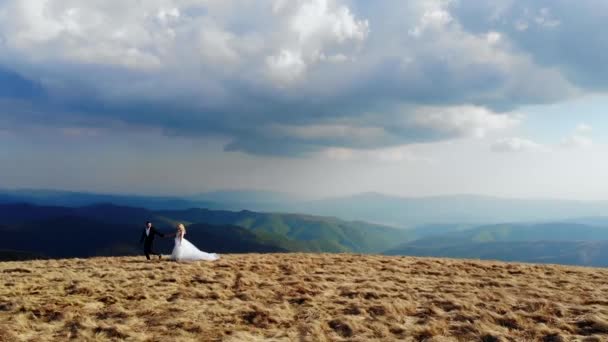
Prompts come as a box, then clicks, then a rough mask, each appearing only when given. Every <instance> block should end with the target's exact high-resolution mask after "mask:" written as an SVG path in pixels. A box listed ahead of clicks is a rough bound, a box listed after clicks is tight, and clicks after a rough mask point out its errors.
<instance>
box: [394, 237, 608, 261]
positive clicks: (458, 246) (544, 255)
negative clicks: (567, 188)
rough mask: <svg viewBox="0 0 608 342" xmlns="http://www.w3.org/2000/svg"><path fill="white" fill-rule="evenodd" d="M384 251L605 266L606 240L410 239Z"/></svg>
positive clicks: (413, 254) (607, 253)
mask: <svg viewBox="0 0 608 342" xmlns="http://www.w3.org/2000/svg"><path fill="white" fill-rule="evenodd" d="M385 254H386V255H407V256H421V257H423V256H433V257H445V258H465V259H484V260H501V261H517V262H532V263H550V264H562V265H580V266H594V267H608V241H511V242H485V243H475V242H472V243H454V244H448V245H432V244H423V243H419V242H413V243H410V244H405V245H403V246H400V247H398V248H395V249H392V250H389V251H387V252H386V253H385Z"/></svg>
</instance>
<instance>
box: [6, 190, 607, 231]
mask: <svg viewBox="0 0 608 342" xmlns="http://www.w3.org/2000/svg"><path fill="white" fill-rule="evenodd" d="M16 202H25V203H32V204H37V205H58V206H68V207H75V206H88V205H93V204H98V203H113V204H115V205H122V206H130V207H140V208H146V209H149V210H182V209H189V208H207V209H217V210H232V211H239V210H253V211H262V212H287V213H299V214H309V215H317V216H334V217H340V218H342V219H345V220H359V221H366V222H375V223H379V224H384V225H390V226H395V227H399V228H414V227H416V226H420V225H425V224H467V225H483V224H492V223H501V222H543V221H564V220H568V219H571V218H573V217H574V218H578V217H601V216H606V215H608V201H574V200H544V199H511V198H497V197H489V196H478V195H453V196H434V197H398V196H390V195H385V194H378V193H363V194H355V195H352V196H342V197H334V198H326V199H307V198H301V197H298V196H294V195H290V194H284V193H277V192H269V191H246V190H243V191H241V190H229V191H214V192H208V193H202V194H198V195H188V196H173V197H172V196H138V195H113V194H95V193H82V192H66V191H49V190H0V204H1V203H16Z"/></svg>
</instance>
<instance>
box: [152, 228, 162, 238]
mask: <svg viewBox="0 0 608 342" xmlns="http://www.w3.org/2000/svg"><path fill="white" fill-rule="evenodd" d="M153 232H154V234H156V235H159V236H160V237H163V238H164V237H165V234H163V233H159V232H158V230H156V228H154V230H153Z"/></svg>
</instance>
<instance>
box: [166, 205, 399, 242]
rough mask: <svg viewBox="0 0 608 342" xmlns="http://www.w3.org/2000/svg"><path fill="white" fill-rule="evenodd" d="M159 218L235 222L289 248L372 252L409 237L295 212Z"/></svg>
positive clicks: (189, 213)
mask: <svg viewBox="0 0 608 342" xmlns="http://www.w3.org/2000/svg"><path fill="white" fill-rule="evenodd" d="M155 214H157V215H158V216H160V217H162V218H165V219H166V218H170V219H173V220H177V221H186V222H207V223H211V224H229V225H235V226H239V227H243V228H247V229H248V230H250V231H252V232H255V233H256V234H258V235H259V236H260V237H261V238H262V239H264V240H265V241H269V242H272V243H274V244H277V245H279V246H282V247H284V248H286V249H289V250H293V251H311V252H358V253H374V252H381V251H383V250H386V246H396V245H397V244H399V243H401V242H404V241H406V240H408V239H409V236H410V232H409V231H406V230H402V229H396V228H392V227H387V226H382V225H377V224H371V223H366V222H347V221H343V220H339V219H337V218H333V217H320V216H310V215H299V214H278V213H258V212H252V211H248V210H243V211H239V212H232V211H218V210H208V209H189V210H181V211H156V212H155Z"/></svg>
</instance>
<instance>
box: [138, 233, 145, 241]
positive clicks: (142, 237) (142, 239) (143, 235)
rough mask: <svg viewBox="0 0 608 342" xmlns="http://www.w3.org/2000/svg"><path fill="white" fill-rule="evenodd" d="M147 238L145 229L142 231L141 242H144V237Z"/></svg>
mask: <svg viewBox="0 0 608 342" xmlns="http://www.w3.org/2000/svg"><path fill="white" fill-rule="evenodd" d="M145 238H146V232H145V231H143V232H141V237H140V238H139V243H142V242H144V239H145Z"/></svg>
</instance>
